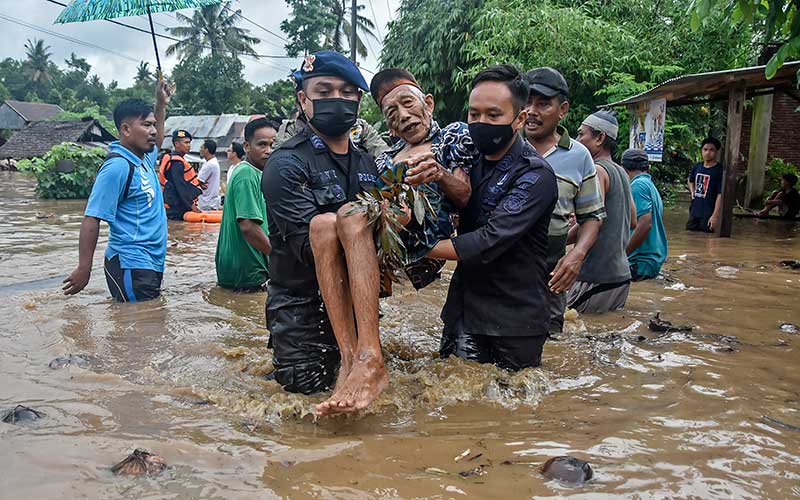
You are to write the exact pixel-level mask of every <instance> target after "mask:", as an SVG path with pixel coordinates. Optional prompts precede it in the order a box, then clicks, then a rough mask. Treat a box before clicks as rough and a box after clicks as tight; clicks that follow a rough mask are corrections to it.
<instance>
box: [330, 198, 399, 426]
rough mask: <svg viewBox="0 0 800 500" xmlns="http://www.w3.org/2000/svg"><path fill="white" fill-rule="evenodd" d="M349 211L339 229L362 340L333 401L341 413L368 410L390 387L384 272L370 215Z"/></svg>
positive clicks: (343, 213) (338, 223) (340, 218)
mask: <svg viewBox="0 0 800 500" xmlns="http://www.w3.org/2000/svg"><path fill="white" fill-rule="evenodd" d="M348 211H349V207H348V206H345V207H344V208H342V209H341V210H339V216H338V217H337V220H336V229H337V233H338V235H339V241H340V242H341V245H342V247H343V248H344V254H345V258H346V260H347V269H348V276H349V277H350V292H351V293H352V300H353V303H354V304H356V305H357V307H356V308H355V316H356V324H357V327H358V339H357V341H356V348H355V351H354V358H353V365H352V368H351V370H350V374H349V375H348V377H347V379H346V380H345V382H344V386H342V387H341V389H337V391H336V393H335V394H334V395H333V396H332V397H331V399H330V400H329V402H330V405H331V408H332V409H333V410H334V411H339V412H351V411H356V410H361V409H363V408H366V407H367V406H369V404H370V403H372V402H373V401H374V400H375V399H377V397H378V396H379V395H380V393H381V392H382V391H383V390H384V389H385V388H386V386H387V385H388V384H389V374H388V372H387V371H386V365H385V364H384V361H383V354H382V353H381V343H380V336H379V331H378V295H379V293H380V272H379V269H378V256H377V252H376V250H375V241H374V239H373V229H372V227H371V226H369V225H368V224H367V218H366V215H364V214H362V213H355V214H350V215H347V213H348Z"/></svg>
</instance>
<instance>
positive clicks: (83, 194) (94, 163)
mask: <svg viewBox="0 0 800 500" xmlns="http://www.w3.org/2000/svg"><path fill="white" fill-rule="evenodd" d="M105 157H106V152H105V151H103V149H102V148H92V149H86V148H83V147H81V146H78V145H77V144H73V143H69V142H64V143H62V144H59V145H57V146H53V149H51V150H50V151H48V152H47V154H45V155H44V156H43V157H42V158H34V159H32V160H23V161H21V162H19V163H18V164H17V169H18V170H19V171H21V172H26V173H28V174H30V175H32V176H33V177H34V178H36V183H37V184H36V194H38V195H39V196H40V197H42V198H55V199H67V198H88V197H89V193H91V192H92V186H93V185H94V178H95V175H96V174H97V169H98V168H100V165H102V163H103V160H104V159H105ZM61 160H69V161H71V162H72V163H73V165H74V168H73V169H72V170H71V171H69V172H59V171H57V170H56V164H57V163H58V162H59V161H61Z"/></svg>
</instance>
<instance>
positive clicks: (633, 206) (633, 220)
mask: <svg viewBox="0 0 800 500" xmlns="http://www.w3.org/2000/svg"><path fill="white" fill-rule="evenodd" d="M631 229H636V202H635V201H634V200H633V194H631Z"/></svg>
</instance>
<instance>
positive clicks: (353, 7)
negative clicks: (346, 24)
mask: <svg viewBox="0 0 800 500" xmlns="http://www.w3.org/2000/svg"><path fill="white" fill-rule="evenodd" d="M357 20H358V0H353V1H352V3H351V4H350V59H351V60H352V61H353V62H356V39H357V38H356V21H357Z"/></svg>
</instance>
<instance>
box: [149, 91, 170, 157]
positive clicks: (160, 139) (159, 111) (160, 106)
mask: <svg viewBox="0 0 800 500" xmlns="http://www.w3.org/2000/svg"><path fill="white" fill-rule="evenodd" d="M170 97H172V88H170V86H169V83H167V82H166V81H165V80H159V81H158V83H157V84H156V106H155V109H154V110H153V116H155V117H156V146H157V147H159V148H160V147H161V145H162V144H163V143H164V121H165V120H166V119H167V105H168V104H169V100H170Z"/></svg>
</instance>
